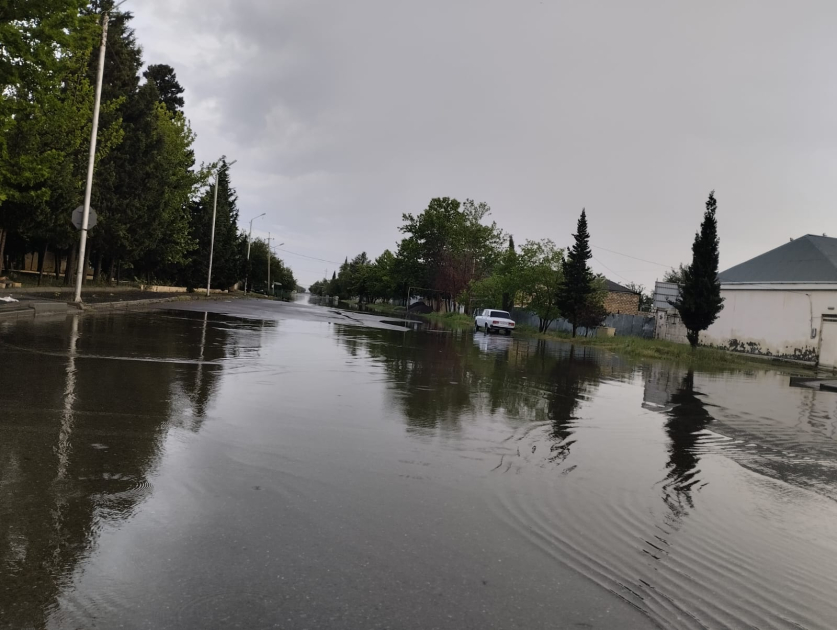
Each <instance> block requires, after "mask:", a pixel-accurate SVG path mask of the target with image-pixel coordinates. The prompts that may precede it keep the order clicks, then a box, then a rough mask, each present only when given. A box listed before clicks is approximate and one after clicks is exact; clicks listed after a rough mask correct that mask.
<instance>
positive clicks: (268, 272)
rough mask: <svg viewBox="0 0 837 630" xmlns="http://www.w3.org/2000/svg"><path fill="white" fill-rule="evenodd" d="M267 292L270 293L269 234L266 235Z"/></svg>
mask: <svg viewBox="0 0 837 630" xmlns="http://www.w3.org/2000/svg"><path fill="white" fill-rule="evenodd" d="M267 290H268V291H270V232H268V233H267ZM270 293H271V294H273V291H270Z"/></svg>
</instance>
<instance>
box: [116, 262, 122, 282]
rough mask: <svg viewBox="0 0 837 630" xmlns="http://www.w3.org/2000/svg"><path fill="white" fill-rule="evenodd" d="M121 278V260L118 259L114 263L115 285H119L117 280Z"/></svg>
mask: <svg viewBox="0 0 837 630" xmlns="http://www.w3.org/2000/svg"><path fill="white" fill-rule="evenodd" d="M121 279H122V261H121V260H119V261H117V263H116V286H119V282H120V280H121Z"/></svg>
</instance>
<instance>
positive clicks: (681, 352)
mask: <svg viewBox="0 0 837 630" xmlns="http://www.w3.org/2000/svg"><path fill="white" fill-rule="evenodd" d="M517 332H518V333H522V334H525V335H527V336H534V337H538V338H541V339H555V340H559V341H566V342H569V343H574V344H577V345H583V346H592V347H595V348H602V349H604V350H609V351H611V352H615V353H618V354H621V355H625V356H629V357H635V358H641V359H660V360H664V361H673V362H676V363H685V364H688V365H691V366H693V367H699V368H707V369H708V368H730V367H750V368H756V367H760V368H762V369H764V368H767V367H777V366H781V365H784V366H786V367H789V366H791V365H793V368H794V371H798V370H799V369H805V366H799V365H796V364H791V363H789V362H787V361H782V360H780V359H771V358H770V357H758V356H748V355H746V354H741V353H737V352H730V351H728V350H723V349H721V348H710V347H707V346H699V347H697V348H694V349H692V347H691V346H689V345H687V344H682V343H674V342H673V341H664V340H662V339H642V338H640V337H576V338H575V339H573V337H572V335H570V334H569V333H564V332H548V333H539V332H538V331H537V329H536V328H533V327H531V326H520V327H518V330H517Z"/></svg>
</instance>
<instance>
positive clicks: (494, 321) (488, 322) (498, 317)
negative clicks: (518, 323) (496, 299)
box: [474, 308, 514, 335]
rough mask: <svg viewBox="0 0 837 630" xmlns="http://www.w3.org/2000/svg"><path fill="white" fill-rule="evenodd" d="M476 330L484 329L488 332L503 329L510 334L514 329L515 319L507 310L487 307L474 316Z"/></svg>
mask: <svg viewBox="0 0 837 630" xmlns="http://www.w3.org/2000/svg"><path fill="white" fill-rule="evenodd" d="M474 330H475V331H480V330H482V331H484V332H485V333H486V334H491V333H492V332H500V331H501V330H502V331H503V332H504V333H506V334H507V335H510V334H512V331H513V330H514V320H513V319H512V318H511V315H509V314H508V313H507V312H506V311H495V310H494V309H491V308H487V309H485V310H484V311H482V312H481V313H478V314H477V316H476V317H474Z"/></svg>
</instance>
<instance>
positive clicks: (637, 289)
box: [625, 281, 667, 313]
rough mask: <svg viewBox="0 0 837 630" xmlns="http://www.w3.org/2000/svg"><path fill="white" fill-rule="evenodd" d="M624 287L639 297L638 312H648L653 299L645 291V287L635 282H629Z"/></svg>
mask: <svg viewBox="0 0 837 630" xmlns="http://www.w3.org/2000/svg"><path fill="white" fill-rule="evenodd" d="M666 282H667V281H666ZM625 286H626V287H627V288H628V289H630V290H631V291H633V292H634V293H636V294H637V295H638V296H639V310H640V312H645V313H647V312H649V311H650V310H651V307H652V306H653V305H654V297H653V296H652V295H651V294H650V293H648V292H647V291H646V290H645V287H644V286H643V285H641V284H637V283H636V282H629V283H628V284H626V285H625Z"/></svg>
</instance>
